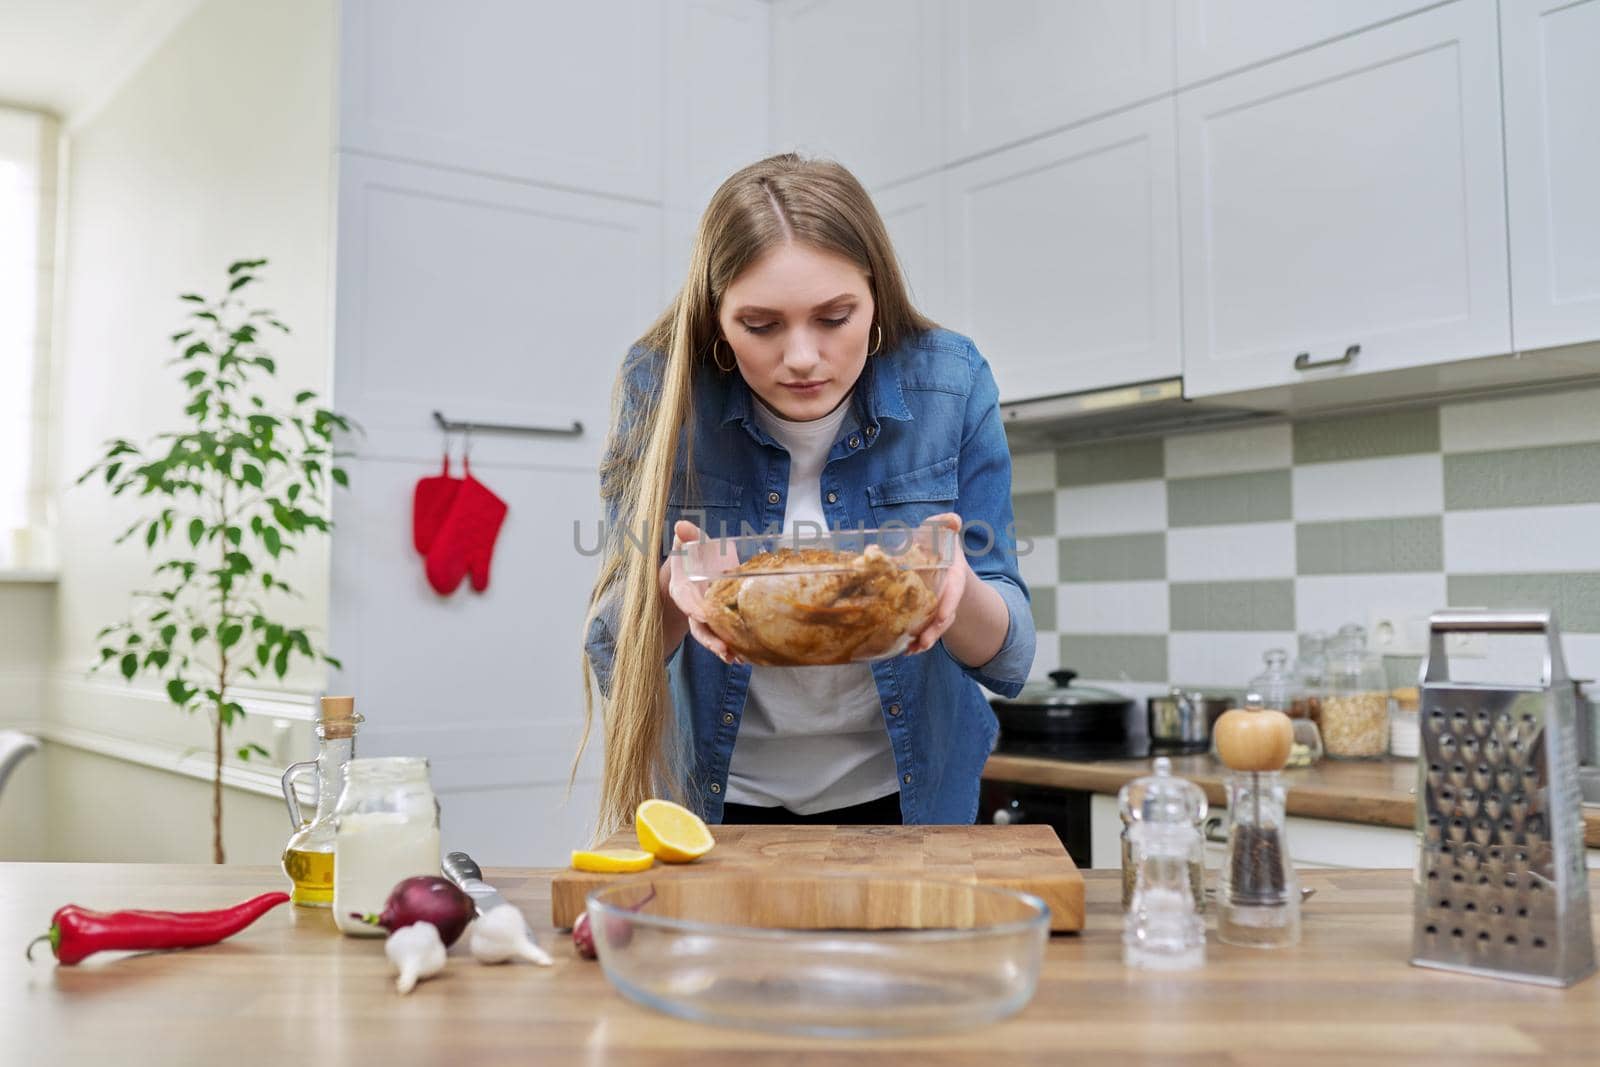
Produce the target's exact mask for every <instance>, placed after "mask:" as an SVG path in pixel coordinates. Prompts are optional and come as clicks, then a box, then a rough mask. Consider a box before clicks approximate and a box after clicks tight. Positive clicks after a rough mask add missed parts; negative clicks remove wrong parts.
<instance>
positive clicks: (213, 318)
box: [192, 311, 222, 326]
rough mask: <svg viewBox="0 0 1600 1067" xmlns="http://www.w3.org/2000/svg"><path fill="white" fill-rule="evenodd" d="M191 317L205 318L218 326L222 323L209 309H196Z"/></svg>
mask: <svg viewBox="0 0 1600 1067" xmlns="http://www.w3.org/2000/svg"><path fill="white" fill-rule="evenodd" d="M192 317H193V318H197V319H205V320H206V321H207V322H214V323H216V324H217V325H218V326H220V325H222V320H221V319H219V318H217V317H216V315H214V314H212V313H211V312H209V311H196V312H195V313H194V315H193V316H192Z"/></svg>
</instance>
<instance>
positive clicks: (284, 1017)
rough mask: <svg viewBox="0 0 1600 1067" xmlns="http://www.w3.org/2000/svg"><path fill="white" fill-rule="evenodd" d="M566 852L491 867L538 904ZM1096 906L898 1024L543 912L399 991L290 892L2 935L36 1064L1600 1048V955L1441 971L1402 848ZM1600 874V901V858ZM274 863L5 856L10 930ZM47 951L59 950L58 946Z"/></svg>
mask: <svg viewBox="0 0 1600 1067" xmlns="http://www.w3.org/2000/svg"><path fill="white" fill-rule="evenodd" d="M551 873H552V872H548V871H547V872H539V871H529V870H518V871H492V870H491V871H490V872H489V878H490V880H491V881H493V882H494V883H495V884H497V885H499V886H500V887H501V889H502V890H503V891H504V892H505V893H506V896H507V897H509V898H510V899H511V900H512V901H513V902H514V903H516V904H518V905H519V906H521V907H522V909H523V910H524V912H525V913H526V914H527V915H528V916H530V917H532V918H535V919H536V920H538V919H539V917H541V916H547V915H548V914H549V911H550V900H549V892H550V877H551ZM1085 877H1086V880H1087V883H1088V924H1087V926H1086V928H1085V930H1084V932H1083V933H1082V934H1079V935H1069V936H1063V937H1056V938H1054V939H1052V940H1051V943H1050V945H1049V948H1048V950H1047V955H1046V959H1045V965H1044V973H1043V975H1042V976H1041V979H1040V983H1039V991H1038V994H1037V996H1036V997H1035V998H1034V1000H1033V1002H1032V1003H1031V1004H1030V1005H1029V1006H1028V1007H1027V1008H1026V1009H1024V1010H1023V1012H1022V1013H1021V1014H1019V1015H1017V1016H1015V1017H1013V1018H1011V1019H1009V1020H1007V1021H1005V1022H1001V1023H997V1024H994V1025H992V1026H987V1027H982V1028H978V1029H975V1030H971V1031H967V1032H956V1033H942V1034H934V1035H929V1036H928V1037H926V1038H911V1039H896V1040H892V1041H881V1042H848V1041H840V1040H807V1039H798V1038H788V1037H777V1036H770V1035H765V1034H761V1033H754V1032H747V1031H739V1030H726V1029H720V1028H713V1027H710V1026H704V1025H699V1024H694V1023H688V1022H682V1021H679V1020H676V1019H670V1018H667V1017H666V1016H662V1015H658V1014H656V1013H654V1012H650V1011H647V1010H645V1009H643V1008H640V1007H637V1006H635V1005H634V1004H632V1003H630V1002H628V1001H626V1000H624V999H623V998H622V996H621V995H620V994H618V993H616V992H614V991H613V990H612V989H611V988H610V986H609V985H608V984H607V983H606V980H605V978H604V976H603V975H602V974H601V971H600V968H599V966H598V965H597V964H594V963H588V962H585V961H582V960H579V959H577V958H576V957H574V956H573V955H572V954H571V950H570V947H569V946H568V943H567V941H566V939H565V938H564V937H560V938H558V936H557V935H556V934H555V933H554V932H553V931H551V930H549V929H548V928H547V927H546V926H545V924H544V923H543V922H536V926H537V928H538V931H539V939H540V940H541V941H542V942H543V943H544V944H545V945H546V946H548V947H551V948H553V950H554V952H555V954H556V956H557V960H556V965H555V967H553V968H548V969H547V968H537V967H531V966H526V965H508V966H502V967H485V966H481V965H479V964H477V963H475V962H473V961H472V960H471V959H470V958H467V957H463V956H461V955H460V951H461V950H460V947H459V946H458V948H457V949H456V950H455V951H453V952H452V954H451V961H450V965H449V967H448V968H447V969H446V972H445V974H444V975H443V976H441V977H439V978H437V979H434V980H432V981H429V982H426V983H424V984H423V985H421V986H420V987H418V989H417V990H416V992H414V993H412V994H411V995H410V996H409V997H400V996H398V995H397V994H396V993H395V992H394V988H393V983H392V980H391V976H390V974H389V971H388V968H387V966H386V963H385V961H384V958H383V951H382V945H381V942H378V941H376V940H355V939H350V938H345V937H342V936H340V935H339V934H338V933H336V932H335V931H334V930H333V928H332V926H331V923H330V921H329V918H328V914H327V913H326V912H311V911H304V910H294V909H291V908H290V907H289V906H287V905H285V906H284V907H282V908H279V909H277V910H276V911H273V912H271V913H269V914H268V915H267V916H265V917H264V918H263V919H261V920H260V921H259V922H258V923H257V924H256V925H254V926H252V927H251V928H250V929H248V930H246V931H244V932H243V933H241V934H239V935H238V936H236V937H235V938H233V939H232V940H230V941H227V942H224V943H223V944H221V945H215V946H211V947H208V948H203V949H196V950H192V951H188V952H179V953H162V954H150V955H141V956H123V957H121V958H105V959H100V958H93V959H91V960H89V961H88V962H86V963H83V964H80V965H78V966H77V967H60V966H58V965H56V964H55V963H54V962H53V961H49V960H48V959H45V960H35V961H34V962H33V963H28V962H26V961H24V960H23V958H22V953H21V952H20V951H6V952H0V1020H3V1023H4V1033H5V1038H4V1044H3V1046H0V1048H3V1050H4V1051H3V1054H0V1059H4V1061H5V1062H7V1063H17V1064H79V1063H94V1062H102V1061H103V1062H106V1063H115V1064H117V1065H119V1067H122V1065H129V1064H161V1065H163V1067H165V1065H179V1067H183V1065H188V1064H201V1063H205V1064H212V1063H219V1064H240V1065H243V1064H267V1065H284V1067H302V1065H312V1064H315V1065H317V1067H338V1065H343V1064H384V1065H391V1064H407V1063H437V1064H444V1063H450V1064H467V1063H471V1064H473V1065H474V1067H476V1065H477V1064H508V1065H509V1064H518V1065H521V1064H529V1063H540V1064H544V1063H582V1064H586V1065H590V1067H594V1065H603V1064H612V1063H617V1064H629V1065H634V1064H643V1065H647V1067H648V1065H655V1064H666V1063H692V1064H695V1065H696V1067H704V1065H708V1064H710V1065H718V1064H727V1065H733V1064H737V1065H739V1067H749V1065H760V1064H773V1065H782V1067H795V1065H796V1064H799V1063H804V1064H814V1063H879V1064H885V1065H888V1064H902V1063H911V1062H916V1063H924V1064H960V1063H1029V1064H1032V1063H1053V1062H1065V1061H1066V1060H1068V1059H1069V1058H1071V1059H1072V1060H1073V1062H1082V1063H1093V1064H1102V1063H1111V1062H1115V1063H1117V1064H1119V1065H1121V1064H1128V1063H1139V1062H1152V1061H1154V1060H1156V1059H1159V1062H1161V1063H1166V1064H1180V1065H1185V1067H1220V1065H1238V1067H1269V1065H1271V1067H1279V1065H1281V1064H1285V1063H1293V1064H1296V1065H1297V1067H1298V1065H1303V1064H1311V1065H1327V1064H1334V1063H1359V1064H1361V1065H1362V1067H1416V1065H1418V1064H1428V1063H1439V1064H1445V1063H1448V1064H1452V1065H1462V1064H1472V1065H1483V1067H1487V1065H1489V1064H1494V1065H1496V1067H1507V1065H1517V1064H1529V1065H1532V1064H1538V1065H1540V1067H1556V1065H1558V1064H1578V1063H1587V1064H1591V1065H1592V1064H1593V1063H1594V1055H1595V1050H1596V1049H1600V978H1595V977H1591V978H1590V979H1588V980H1587V981H1585V982H1582V983H1580V984H1579V985H1577V986H1575V987H1573V988H1571V989H1567V990H1556V989H1546V988H1543V987H1540V986H1530V985H1521V984H1517V983H1513V982H1503V981H1493V980H1488V979H1482V978H1471V977H1466V976H1462V975H1454V974H1448V973H1442V972H1438V971H1429V970H1423V969H1420V968H1416V967H1412V966H1410V965H1409V964H1408V963H1407V962H1406V960H1407V956H1408V953H1409V949H1410V936H1411V888H1410V875H1409V873H1408V872H1406V871H1305V872H1303V873H1302V879H1303V882H1304V884H1305V885H1306V886H1308V887H1313V888H1315V889H1316V890H1317V894H1316V896H1315V897H1313V898H1312V899H1311V900H1310V901H1308V902H1307V904H1306V907H1305V913H1304V939H1303V941H1302V943H1301V944H1300V945H1299V946H1297V947H1296V948H1293V949H1284V950H1277V951H1261V950H1252V949H1239V948H1232V947H1230V946H1227V945H1222V944H1219V943H1217V941H1216V940H1215V938H1213V939H1212V940H1211V942H1210V944H1208V946H1207V962H1206V965H1205V966H1204V967H1203V968H1201V969H1199V970H1195V971H1189V972H1184V973H1179V974H1151V973H1146V972H1136V971H1131V970H1129V969H1128V968H1126V967H1124V966H1123V965H1122V956H1121V953H1122V948H1121V940H1120V938H1121V924H1122V915H1121V910H1120V907H1119V903H1118V901H1119V892H1120V883H1119V876H1118V873H1117V872H1115V871H1088V872H1085ZM1593 877H1594V879H1595V880H1594V881H1593V882H1592V883H1591V897H1592V899H1597V900H1600V895H1597V894H1600V874H1596V875H1595V876H1593ZM281 881H282V876H281V875H280V874H279V873H278V872H277V871H275V870H272V869H269V868H264V867H254V868H252V867H209V866H157V865H130V864H104V865H83V864H16V863H12V864H0V944H4V945H8V946H11V947H12V948H13V949H20V948H21V946H22V945H24V944H25V943H26V942H27V941H28V940H29V939H31V938H32V937H33V936H35V935H36V934H38V933H39V932H40V931H41V930H42V929H43V927H44V926H45V925H46V923H47V922H48V919H49V916H50V914H51V913H52V912H53V911H54V910H55V909H56V908H57V907H58V906H60V905H61V904H64V903H67V902H69V901H72V902H77V903H80V904H83V905H85V906H87V907H101V908H113V907H145V908H177V909H187V908H209V907H218V906H224V905H227V904H232V903H235V902H237V901H239V900H242V899H244V898H246V897H248V896H251V895H253V894H255V893H257V892H260V891H263V890H265V889H270V888H273V887H275V886H277V885H279V884H280V883H281ZM45 955H46V956H48V952H46V953H45Z"/></svg>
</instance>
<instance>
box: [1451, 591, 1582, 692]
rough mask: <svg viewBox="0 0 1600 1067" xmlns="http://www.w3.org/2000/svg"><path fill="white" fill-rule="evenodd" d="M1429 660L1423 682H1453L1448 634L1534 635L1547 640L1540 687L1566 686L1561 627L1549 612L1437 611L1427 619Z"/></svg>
mask: <svg viewBox="0 0 1600 1067" xmlns="http://www.w3.org/2000/svg"><path fill="white" fill-rule="evenodd" d="M1428 631H1429V633H1428V660H1427V662H1426V663H1425V664H1424V665H1423V669H1422V683H1423V685H1428V684H1430V683H1444V682H1448V681H1450V658H1449V655H1448V653H1447V652H1446V651H1445V635H1446V634H1453V633H1454V634H1531V635H1536V636H1542V637H1543V638H1544V639H1545V640H1544V664H1543V670H1544V677H1543V679H1542V680H1541V682H1540V684H1541V685H1543V686H1545V687H1546V688H1549V687H1551V686H1556V685H1565V684H1567V663H1566V658H1565V657H1564V656H1563V655H1562V652H1561V627H1560V626H1559V625H1557V623H1556V619H1555V613H1554V612H1550V611H1467V610H1462V609H1456V610H1446V611H1436V612H1434V613H1433V615H1431V616H1430V617H1429V619H1428Z"/></svg>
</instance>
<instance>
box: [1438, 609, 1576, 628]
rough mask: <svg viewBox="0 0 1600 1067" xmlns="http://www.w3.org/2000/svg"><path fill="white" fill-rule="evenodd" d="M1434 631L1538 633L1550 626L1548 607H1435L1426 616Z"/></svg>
mask: <svg viewBox="0 0 1600 1067" xmlns="http://www.w3.org/2000/svg"><path fill="white" fill-rule="evenodd" d="M1428 625H1429V626H1430V627H1431V628H1432V629H1433V630H1434V632H1435V633H1444V634H1542V633H1548V632H1549V630H1550V628H1551V616H1550V612H1548V611H1436V612H1434V613H1433V616H1432V617H1431V618H1430V619H1429V620H1428Z"/></svg>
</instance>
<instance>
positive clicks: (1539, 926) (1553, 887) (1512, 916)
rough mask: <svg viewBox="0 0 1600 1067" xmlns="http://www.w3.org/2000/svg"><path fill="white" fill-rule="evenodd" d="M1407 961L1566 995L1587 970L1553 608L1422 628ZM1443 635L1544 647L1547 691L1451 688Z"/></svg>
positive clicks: (1568, 726)
mask: <svg viewBox="0 0 1600 1067" xmlns="http://www.w3.org/2000/svg"><path fill="white" fill-rule="evenodd" d="M1429 629H1430V634H1429V644H1428V662H1427V665H1426V667H1424V669H1423V675H1422V708H1421V715H1422V750H1421V754H1420V756H1419V757H1418V759H1417V772H1418V781H1417V804H1418V809H1419V813H1420V819H1419V822H1420V826H1421V831H1422V843H1421V852H1420V855H1419V859H1418V863H1417V872H1416V875H1417V883H1416V923H1415V930H1414V932H1413V935H1412V948H1411V962H1412V963H1414V964H1416V965H1417V966H1419V967H1437V968H1440V969H1442V970H1449V971H1464V972H1466V973H1468V974H1479V975H1486V976H1488V977H1493V978H1510V979H1514V980H1516V981H1522V982H1537V983H1540V984H1543V985H1557V986H1566V985H1571V984H1572V983H1574V982H1576V981H1578V980H1580V979H1582V978H1584V977H1586V976H1588V975H1589V974H1591V973H1593V971H1594V969H1595V957H1594V941H1593V938H1592V935H1591V934H1590V929H1589V883H1588V877H1587V873H1586V871H1585V870H1584V850H1583V814H1582V806H1581V800H1580V797H1579V794H1578V758H1577V740H1578V739H1577V733H1576V722H1575V717H1576V712H1577V709H1576V707H1575V706H1574V702H1573V688H1572V684H1571V682H1570V681H1568V679H1567V669H1566V664H1565V663H1564V662H1563V659H1562V655H1561V636H1560V633H1559V632H1558V630H1557V627H1556V623H1555V620H1554V618H1552V616H1551V614H1550V613H1549V612H1543V611H1540V612H1533V611H1528V612H1491V611H1443V612H1439V613H1437V614H1435V615H1434V616H1433V618H1432V619H1431V620H1430V626H1429ZM1451 633H1486V634H1534V635H1541V636H1542V637H1543V638H1544V646H1545V652H1544V678H1543V684H1542V685H1541V686H1520V687H1518V686H1504V687H1502V686H1489V685H1482V684H1469V683H1466V682H1452V681H1451V680H1450V677H1449V673H1450V664H1449V661H1448V659H1447V658H1446V655H1445V636H1446V635H1447V634H1451Z"/></svg>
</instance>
